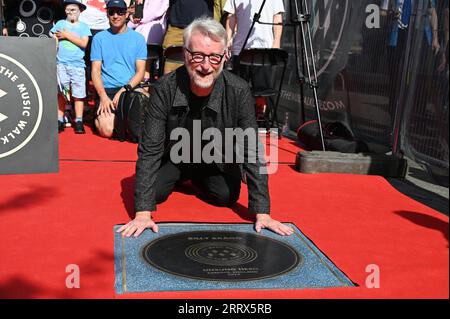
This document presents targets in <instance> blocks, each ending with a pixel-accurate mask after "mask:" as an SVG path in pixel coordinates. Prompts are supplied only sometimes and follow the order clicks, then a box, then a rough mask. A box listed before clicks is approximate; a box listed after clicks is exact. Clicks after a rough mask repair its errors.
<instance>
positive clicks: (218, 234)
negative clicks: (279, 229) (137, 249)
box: [142, 231, 303, 281]
mask: <svg viewBox="0 0 450 319" xmlns="http://www.w3.org/2000/svg"><path fill="white" fill-rule="evenodd" d="M142 256H143V258H144V260H145V261H147V262H148V263H149V264H150V265H152V266H153V267H156V268H158V269H160V270H162V271H165V272H168V273H170V274H174V275H178V276H183V277H188V278H192V279H200V280H216V281H244V280H256V279H265V278H270V277H275V276H278V275H281V274H284V273H286V272H289V271H291V270H292V269H294V268H295V267H297V266H298V265H299V264H300V263H301V262H302V259H303V258H302V256H301V255H300V254H299V253H298V252H296V251H295V250H294V249H293V248H292V247H290V246H289V245H287V244H285V243H283V242H281V241H278V240H276V239H273V238H270V237H265V236H262V235H256V234H251V233H243V232H234V231H192V232H184V233H177V234H172V235H167V236H163V237H160V238H158V239H155V240H153V241H151V242H150V243H148V244H147V245H145V246H144V248H143V249H142Z"/></svg>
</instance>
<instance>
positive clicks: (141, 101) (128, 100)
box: [114, 84, 149, 143]
mask: <svg viewBox="0 0 450 319" xmlns="http://www.w3.org/2000/svg"><path fill="white" fill-rule="evenodd" d="M146 86H148V85H147V84H139V85H137V86H136V87H134V88H131V87H130V86H125V89H126V91H125V92H123V93H122V94H121V95H120V98H119V103H118V106H117V109H116V113H115V115H116V117H115V120H114V138H116V139H118V140H119V141H121V142H123V141H129V142H132V143H138V142H139V140H140V138H141V133H142V124H143V121H144V116H143V115H144V108H145V106H146V105H147V103H148V101H149V97H148V96H147V95H146V94H144V93H142V92H140V91H138V90H137V89H139V88H144V87H146Z"/></svg>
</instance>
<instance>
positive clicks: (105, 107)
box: [97, 94, 114, 115]
mask: <svg viewBox="0 0 450 319" xmlns="http://www.w3.org/2000/svg"><path fill="white" fill-rule="evenodd" d="M112 109H114V105H113V102H112V101H111V99H110V98H109V97H108V96H107V95H106V94H105V95H104V96H101V97H100V104H99V105H98V110H97V115H102V114H105V115H110V114H111V110H112Z"/></svg>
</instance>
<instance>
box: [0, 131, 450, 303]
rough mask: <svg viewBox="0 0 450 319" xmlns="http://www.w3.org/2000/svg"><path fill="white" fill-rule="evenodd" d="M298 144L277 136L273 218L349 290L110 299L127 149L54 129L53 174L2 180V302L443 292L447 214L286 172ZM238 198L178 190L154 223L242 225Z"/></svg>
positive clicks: (127, 209)
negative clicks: (372, 273) (375, 283)
mask: <svg viewBox="0 0 450 319" xmlns="http://www.w3.org/2000/svg"><path fill="white" fill-rule="evenodd" d="M297 151H298V148H297V147H296V146H295V143H294V142H292V141H290V140H287V139H282V140H281V141H280V145H279V158H278V160H279V162H280V163H281V164H280V165H279V167H278V172H277V173H276V174H275V175H272V176H270V192H271V200H272V215H273V216H274V217H275V218H276V219H279V220H281V221H286V222H288V221H289V222H293V223H295V224H296V225H297V227H299V228H300V229H301V230H302V231H303V232H304V233H305V234H306V235H307V236H308V237H309V238H310V239H311V240H312V241H313V242H314V243H315V244H316V245H317V246H318V247H319V248H320V249H321V250H322V251H323V252H324V253H325V254H326V255H327V256H328V257H329V258H330V259H331V260H332V261H333V262H334V263H335V264H336V265H337V266H338V267H339V268H340V269H341V270H342V271H344V272H345V273H346V274H347V276H349V278H350V279H351V280H353V281H354V282H355V283H356V284H358V285H359V287H355V288H339V289H317V290H276V291H214V292H209V291H197V292H182V293H180V292H171V293H146V294H130V295H125V296H117V295H115V293H114V256H113V234H112V227H113V225H114V224H118V223H124V222H127V221H128V220H129V218H130V217H129V215H131V214H132V207H133V188H134V185H133V184H134V166H135V163H134V160H135V159H136V145H133V144H129V143H120V142H117V141H109V140H104V139H101V138H99V137H96V136H93V135H92V134H91V133H90V131H89V132H88V134H87V135H84V136H83V135H81V136H80V135H74V134H73V132H72V131H71V130H70V129H69V130H66V132H64V133H63V134H61V135H60V159H61V163H60V172H59V173H58V174H46V175H11V176H0V185H1V190H2V191H1V195H0V218H1V223H0V240H1V245H0V256H1V257H0V298H117V297H120V298H141V297H142V298H448V297H449V280H448V279H449V277H448V275H449V254H448V252H449V245H448V233H449V225H448V217H446V216H444V215H442V214H440V213H438V212H436V211H434V210H432V209H431V208H428V207H426V206H424V205H422V204H420V203H418V202H416V201H414V200H412V199H410V198H408V197H406V196H405V195H403V194H401V193H399V192H398V191H396V190H395V189H394V188H393V187H392V186H391V185H390V184H389V183H388V182H387V181H385V180H384V179H383V178H381V177H377V176H358V175H338V174H322V175H306V174H299V173H297V172H296V171H295V170H294V169H293V167H292V166H293V163H294V160H295V154H296V152H297ZM81 160H88V161H86V162H83V161H81ZM289 163H290V164H289ZM246 205H247V193H246V189H245V188H244V190H243V192H242V195H241V199H240V201H239V203H238V205H236V207H234V208H233V209H228V208H217V207H212V206H209V205H208V204H206V203H204V202H202V201H201V200H199V199H197V198H196V197H195V196H193V195H192V194H191V190H190V188H189V187H186V188H185V189H182V190H181V191H177V192H176V193H174V194H173V195H172V196H171V197H170V198H169V200H168V201H167V202H166V203H164V204H162V205H160V206H159V209H158V212H157V214H156V215H155V219H156V221H190V222H242V221H247V222H251V221H250V219H251V217H250V215H249V214H248V213H247V212H246V209H245V207H246ZM70 264H76V265H78V266H79V267H80V273H81V275H80V285H81V287H80V288H79V289H68V288H66V277H67V276H68V275H69V274H68V273H66V267H67V265H70ZM371 264H375V265H377V266H378V267H379V269H380V288H373V289H369V288H367V287H366V284H365V282H366V278H367V276H368V275H369V273H367V272H366V267H367V266H368V265H371Z"/></svg>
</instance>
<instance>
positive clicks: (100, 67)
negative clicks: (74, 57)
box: [91, 0, 147, 138]
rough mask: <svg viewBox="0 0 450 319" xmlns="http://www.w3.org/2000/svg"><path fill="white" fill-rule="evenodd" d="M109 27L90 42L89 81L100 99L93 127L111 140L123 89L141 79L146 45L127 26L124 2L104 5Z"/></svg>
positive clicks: (118, 1) (111, 0) (113, 1)
mask: <svg viewBox="0 0 450 319" xmlns="http://www.w3.org/2000/svg"><path fill="white" fill-rule="evenodd" d="M106 9H107V14H108V19H109V24H110V28H109V29H108V30H105V31H102V32H100V33H97V34H96V35H95V36H94V38H93V40H92V48H91V61H92V82H93V84H94V87H95V89H96V91H97V94H98V96H99V100H98V101H97V107H96V113H95V115H96V118H95V122H94V123H95V127H96V129H97V132H98V133H99V134H100V136H102V137H108V138H109V137H112V136H113V132H114V119H115V115H114V112H115V110H116V108H117V105H118V102H119V98H120V95H121V94H122V93H123V92H125V90H126V89H125V87H127V86H130V87H134V86H136V85H138V84H139V83H140V82H141V81H142V80H143V79H144V73H145V62H146V60H147V45H146V42H145V38H144V37H143V36H142V35H141V34H139V33H138V32H136V31H134V30H132V29H129V28H128V27H127V25H126V23H127V19H128V15H129V12H128V10H127V4H126V3H125V2H124V1H123V0H110V1H109V2H108V4H107V5H106Z"/></svg>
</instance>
